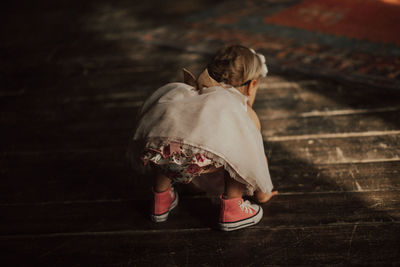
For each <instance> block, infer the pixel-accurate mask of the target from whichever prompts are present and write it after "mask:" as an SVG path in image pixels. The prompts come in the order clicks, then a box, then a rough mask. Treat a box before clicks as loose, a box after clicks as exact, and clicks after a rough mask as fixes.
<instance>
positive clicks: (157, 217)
mask: <svg viewBox="0 0 400 267" xmlns="http://www.w3.org/2000/svg"><path fill="white" fill-rule="evenodd" d="M178 202H179V196H178V193H177V192H175V199H174V201H172V203H171V206H170V207H169V210H168V211H167V212H165V213H163V214H160V215H156V214H151V220H152V221H153V222H156V223H158V222H165V221H166V220H168V215H169V213H170V211H171V210H173V209H174V208H175V207H176V206H178Z"/></svg>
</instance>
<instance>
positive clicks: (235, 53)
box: [207, 45, 263, 87]
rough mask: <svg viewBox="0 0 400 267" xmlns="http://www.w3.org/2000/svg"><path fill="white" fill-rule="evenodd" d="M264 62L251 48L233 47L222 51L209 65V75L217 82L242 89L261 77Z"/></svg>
mask: <svg viewBox="0 0 400 267" xmlns="http://www.w3.org/2000/svg"><path fill="white" fill-rule="evenodd" d="M262 64H263V63H262V62H261V60H260V58H259V57H258V56H257V55H256V54H255V53H253V52H252V51H251V50H250V49H249V48H247V47H245V46H242V45H231V46H227V47H224V48H222V49H220V50H219V51H218V52H217V53H216V54H215V56H214V57H213V59H212V60H211V62H210V63H208V65H207V70H208V73H209V75H210V76H211V77H212V78H213V79H214V80H216V81H217V82H223V83H225V84H230V85H232V86H235V87H241V86H243V85H245V84H246V83H247V82H249V81H251V80H254V79H257V78H259V77H260V75H261V71H262Z"/></svg>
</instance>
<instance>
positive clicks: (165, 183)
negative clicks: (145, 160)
mask: <svg viewBox="0 0 400 267" xmlns="http://www.w3.org/2000/svg"><path fill="white" fill-rule="evenodd" d="M170 186H171V179H169V178H168V177H167V176H165V175H164V174H161V173H157V175H156V178H155V179H154V191H155V192H157V193H162V192H165V190H167V189H168V188H169V187H170Z"/></svg>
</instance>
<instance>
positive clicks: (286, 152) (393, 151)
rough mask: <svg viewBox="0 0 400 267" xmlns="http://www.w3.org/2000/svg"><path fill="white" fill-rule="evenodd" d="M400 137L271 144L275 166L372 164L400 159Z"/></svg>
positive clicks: (268, 151) (352, 138)
mask: <svg viewBox="0 0 400 267" xmlns="http://www.w3.org/2000/svg"><path fill="white" fill-rule="evenodd" d="M399 142H400V135H397V134H396V135H381V136H361V137H349V138H326V139H322V138H320V139H314V138H310V139H308V140H307V139H306V140H303V139H300V140H289V141H286V142H267V143H266V144H265V149H266V151H267V155H268V156H269V158H270V162H271V164H283V163H287V164H289V163H290V162H293V163H294V162H298V161H302V162H304V163H309V164H338V163H349V164H350V163H369V162H384V161H398V160H400V146H399V144H400V143H399Z"/></svg>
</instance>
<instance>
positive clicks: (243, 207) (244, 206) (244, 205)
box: [239, 200, 253, 214]
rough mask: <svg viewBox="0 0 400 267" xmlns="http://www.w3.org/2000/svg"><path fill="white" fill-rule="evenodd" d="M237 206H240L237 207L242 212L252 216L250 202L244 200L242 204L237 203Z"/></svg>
mask: <svg viewBox="0 0 400 267" xmlns="http://www.w3.org/2000/svg"><path fill="white" fill-rule="evenodd" d="M239 204H240V205H239V207H240V209H241V210H242V211H244V212H246V213H250V214H253V209H252V208H251V203H250V201H248V200H246V201H242V203H240V201H239Z"/></svg>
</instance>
